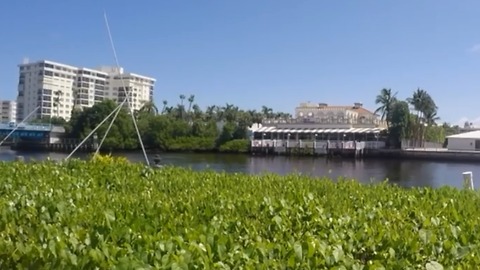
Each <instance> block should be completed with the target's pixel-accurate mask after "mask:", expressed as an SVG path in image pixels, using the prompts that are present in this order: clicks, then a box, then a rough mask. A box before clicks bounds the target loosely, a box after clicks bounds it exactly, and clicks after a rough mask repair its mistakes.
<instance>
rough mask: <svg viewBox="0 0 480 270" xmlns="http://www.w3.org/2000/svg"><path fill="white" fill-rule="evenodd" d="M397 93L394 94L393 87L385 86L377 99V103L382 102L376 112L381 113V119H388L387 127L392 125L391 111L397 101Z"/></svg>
mask: <svg viewBox="0 0 480 270" xmlns="http://www.w3.org/2000/svg"><path fill="white" fill-rule="evenodd" d="M397 93H398V92H395V93H394V94H392V89H387V88H383V89H382V90H380V94H378V95H377V98H376V99H375V104H377V105H378V104H380V107H378V108H377V109H376V110H375V112H374V113H375V114H377V113H379V112H380V113H381V116H380V119H382V120H387V127H388V126H389V125H390V119H389V118H390V113H391V110H392V107H393V104H394V103H395V102H396V101H397Z"/></svg>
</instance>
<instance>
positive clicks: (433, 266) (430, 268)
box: [425, 261, 443, 270]
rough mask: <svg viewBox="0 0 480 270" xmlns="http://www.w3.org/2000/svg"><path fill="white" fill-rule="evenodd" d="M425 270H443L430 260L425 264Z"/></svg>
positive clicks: (439, 265)
mask: <svg viewBox="0 0 480 270" xmlns="http://www.w3.org/2000/svg"><path fill="white" fill-rule="evenodd" d="M425 268H426V269H427V270H443V266H442V265H441V264H439V263H438V262H436V261H430V262H428V263H427V264H426V265H425Z"/></svg>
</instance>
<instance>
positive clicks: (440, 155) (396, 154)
mask: <svg viewBox="0 0 480 270" xmlns="http://www.w3.org/2000/svg"><path fill="white" fill-rule="evenodd" d="M1 148H5V149H7V148H8V149H9V147H5V146H2V147H1ZM12 150H14V151H25V152H40V153H42V152H43V153H70V152H69V151H48V150H41V149H12ZM139 151H141V149H125V150H120V149H115V150H101V151H100V153H101V154H121V153H135V152H139ZM146 152H147V154H160V155H161V154H163V153H185V154H225V155H249V156H252V157H275V156H290V157H312V158H315V157H324V158H341V159H346V160H347V159H351V160H363V159H370V158H374V159H375V158H385V159H398V160H431V161H448V162H477V161H479V162H480V151H478V152H477V151H455V150H447V149H429V148H416V149H366V151H365V152H364V153H363V154H362V155H361V156H360V157H358V156H357V157H355V156H352V155H349V154H346V155H342V154H340V155H336V156H329V155H327V154H313V153H311V152H310V153H305V152H303V153H302V152H291V153H271V152H270V153H261V152H260V153H259V152H254V151H249V152H236V151H219V150H215V149H209V150H189V149H185V150H175V151H164V150H159V149H155V148H149V149H146ZM77 153H82V154H87V155H88V154H92V153H93V151H81V150H78V151H77Z"/></svg>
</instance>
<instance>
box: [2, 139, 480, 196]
mask: <svg viewBox="0 0 480 270" xmlns="http://www.w3.org/2000/svg"><path fill="white" fill-rule="evenodd" d="M155 154H156V153H151V154H149V157H150V159H153V156H154V155H155ZM17 155H22V156H24V157H25V159H26V160H42V159H45V158H47V157H50V158H51V159H54V160H62V159H64V158H65V157H66V156H67V155H66V154H62V153H41V152H16V151H12V150H10V149H8V148H0V160H6V161H11V160H14V159H15V156H17ZM115 155H122V156H125V157H127V158H128V159H129V160H131V161H133V162H143V161H144V157H143V154H142V153H137V152H133V153H132V152H130V153H120V154H115ZM85 156H86V155H85V154H82V153H79V154H77V155H75V157H80V158H85ZM161 157H162V163H163V164H166V165H175V166H182V167H189V168H192V169H194V170H204V169H213V170H217V171H226V172H244V173H253V174H258V173H265V172H268V173H269V172H273V173H278V174H289V173H301V174H305V175H310V176H316V177H323V176H327V177H329V178H332V179H337V178H338V177H345V178H354V179H357V180H359V181H361V182H364V183H371V182H381V181H384V180H385V179H388V180H389V181H390V182H392V183H395V184H398V185H400V186H404V187H412V186H431V187H440V186H443V185H450V186H455V187H461V186H462V176H461V175H462V172H464V171H472V172H473V175H474V179H475V176H477V175H479V176H480V164H478V163H458V162H457V163H451V162H450V163H449V162H433V161H421V160H414V161H407V160H403V161H398V160H385V159H365V160H353V159H342V158H335V159H330V160H327V159H325V158H314V157H285V156H278V157H272V156H269V157H260V156H249V155H224V154H172V153H164V154H161Z"/></svg>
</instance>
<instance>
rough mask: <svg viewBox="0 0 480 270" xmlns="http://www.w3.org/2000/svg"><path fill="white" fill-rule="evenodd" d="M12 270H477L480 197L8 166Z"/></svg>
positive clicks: (5, 239)
mask: <svg viewBox="0 0 480 270" xmlns="http://www.w3.org/2000/svg"><path fill="white" fill-rule="evenodd" d="M0 179H1V182H0V194H1V196H0V209H1V211H0V268H1V269H17V268H18V269H20V268H23V269H26V268H28V269H72V268H74V269H94V268H95V267H98V268H100V269H107V268H115V267H119V268H122V269H134V268H135V269H140V268H143V269H151V268H156V269H193V268H195V267H196V268H197V269H242V268H247V269H255V268H257V269H258V268H260V269H286V268H290V269H294V268H295V269H425V268H426V267H427V266H428V267H427V269H441V268H434V267H435V266H438V265H443V266H444V267H445V268H446V269H476V268H477V267H478V265H480V256H479V243H480V234H479V230H480V217H479V215H478V209H480V199H479V197H478V195H477V193H475V192H471V191H460V190H456V189H453V188H447V187H445V188H441V189H436V190H432V189H429V188H415V189H402V188H399V187H396V186H392V185H389V184H385V183H383V184H378V185H362V184H359V183H358V182H356V181H353V180H352V181H350V180H340V181H338V182H333V181H330V180H328V179H313V178H308V177H304V176H299V175H289V176H277V175H244V174H227V173H216V172H211V171H204V172H194V171H191V170H187V169H182V168H172V167H166V168H163V169H161V170H153V169H150V168H145V167H144V166H143V165H141V164H129V163H128V162H126V161H125V160H113V159H111V158H108V157H97V158H95V159H93V160H92V161H88V162H85V161H78V160H72V161H70V162H67V163H63V164H55V163H53V162H42V163H37V164H33V163H31V164H25V163H6V162H4V163H0Z"/></svg>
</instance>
